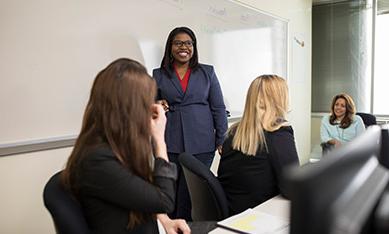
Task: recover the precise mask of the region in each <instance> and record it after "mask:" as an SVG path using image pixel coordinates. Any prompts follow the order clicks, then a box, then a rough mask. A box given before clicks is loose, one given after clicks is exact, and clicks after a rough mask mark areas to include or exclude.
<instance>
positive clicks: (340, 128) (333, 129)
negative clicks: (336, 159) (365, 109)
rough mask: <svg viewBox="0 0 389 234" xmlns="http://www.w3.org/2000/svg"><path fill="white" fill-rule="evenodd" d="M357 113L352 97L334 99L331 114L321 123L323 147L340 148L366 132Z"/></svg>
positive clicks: (340, 95) (339, 95) (340, 96)
mask: <svg viewBox="0 0 389 234" xmlns="http://www.w3.org/2000/svg"><path fill="white" fill-rule="evenodd" d="M355 112H356V111H355V104H354V101H353V99H352V98H351V97H350V95H348V94H345V93H341V94H338V95H336V96H335V97H334V98H333V99H332V103H331V114H330V115H327V116H324V117H323V119H322V121H321V127H320V137H321V142H322V145H323V144H324V145H326V144H327V146H328V145H329V146H335V147H338V146H340V145H342V144H344V143H346V142H349V141H351V140H352V139H354V138H355V137H356V136H357V135H359V134H361V133H362V132H364V131H365V125H364V124H363V120H362V118H361V117H359V116H358V115H355Z"/></svg>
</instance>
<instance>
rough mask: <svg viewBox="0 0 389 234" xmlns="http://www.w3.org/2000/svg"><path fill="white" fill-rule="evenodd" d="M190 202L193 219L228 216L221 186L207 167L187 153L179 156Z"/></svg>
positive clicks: (201, 219)
mask: <svg viewBox="0 0 389 234" xmlns="http://www.w3.org/2000/svg"><path fill="white" fill-rule="evenodd" d="M179 162H180V164H181V166H182V169H183V171H184V175H185V180H186V183H187V185H188V190H189V195H190V199H191V202H192V219H193V221H219V220H222V219H225V218H227V217H228V203H227V198H226V195H225V193H224V190H223V188H222V186H221V185H220V182H219V181H218V179H217V178H216V177H215V176H214V175H213V174H212V172H211V171H210V170H209V168H208V167H206V166H205V165H204V164H203V163H201V162H200V161H199V160H197V159H196V158H195V157H193V156H192V155H190V154H188V153H182V154H181V155H180V156H179Z"/></svg>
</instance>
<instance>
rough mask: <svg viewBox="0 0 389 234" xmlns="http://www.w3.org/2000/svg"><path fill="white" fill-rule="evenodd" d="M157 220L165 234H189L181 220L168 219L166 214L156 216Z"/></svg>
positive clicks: (183, 221) (188, 229) (187, 227)
mask: <svg viewBox="0 0 389 234" xmlns="http://www.w3.org/2000/svg"><path fill="white" fill-rule="evenodd" d="M157 219H158V220H159V221H160V222H161V224H162V226H163V228H164V229H165V231H166V233H167V234H178V233H183V234H190V228H189V226H188V224H187V223H186V222H185V220H183V219H170V218H169V217H168V216H167V215H166V214H157Z"/></svg>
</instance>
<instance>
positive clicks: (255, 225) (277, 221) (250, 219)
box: [217, 209, 289, 234]
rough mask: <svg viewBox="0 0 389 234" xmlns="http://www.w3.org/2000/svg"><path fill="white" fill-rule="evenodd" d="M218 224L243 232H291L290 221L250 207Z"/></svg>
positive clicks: (265, 233) (260, 233)
mask: <svg viewBox="0 0 389 234" xmlns="http://www.w3.org/2000/svg"><path fill="white" fill-rule="evenodd" d="M217 224H218V225H219V226H221V227H225V228H228V229H232V230H235V231H239V232H243V233H255V234H267V233H288V232H289V222H288V221H286V220H285V219H283V218H280V217H276V216H274V215H269V214H266V213H263V212H261V211H255V210H253V209H248V210H246V211H244V212H242V213H240V214H237V215H234V216H232V217H230V218H227V219H225V220H223V221H220V222H218V223H217Z"/></svg>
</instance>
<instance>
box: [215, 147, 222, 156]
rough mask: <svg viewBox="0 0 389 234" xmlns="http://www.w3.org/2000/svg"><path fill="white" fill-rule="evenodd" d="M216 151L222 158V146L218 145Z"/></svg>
mask: <svg viewBox="0 0 389 234" xmlns="http://www.w3.org/2000/svg"><path fill="white" fill-rule="evenodd" d="M216 149H217V152H218V153H219V155H220V156H222V153H223V146H222V145H219V146H218V147H216Z"/></svg>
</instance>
